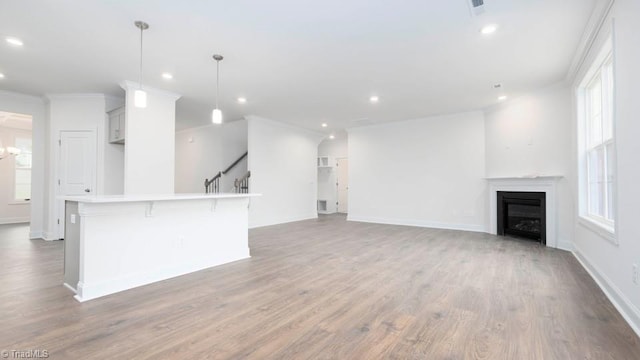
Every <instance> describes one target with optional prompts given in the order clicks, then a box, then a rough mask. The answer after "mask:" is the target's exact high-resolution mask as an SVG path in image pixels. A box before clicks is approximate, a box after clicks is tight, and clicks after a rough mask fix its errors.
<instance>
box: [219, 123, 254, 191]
mask: <svg viewBox="0 0 640 360" xmlns="http://www.w3.org/2000/svg"><path fill="white" fill-rule="evenodd" d="M247 126H248V124H247V120H245V119H242V120H238V121H232V122H229V123H225V124H224V125H222V138H221V141H222V149H221V154H222V166H223V167H224V169H226V168H227V167H228V166H229V165H231V164H233V162H234V161H236V160H238V158H239V157H240V156H242V154H244V153H245V152H247V149H248V147H247V146H248V144H247V141H248V139H247V135H248V134H247V131H248V129H247ZM249 156H251V154H249ZM248 164H249V159H248V158H246V157H245V158H244V159H243V160H242V161H240V162H239V163H238V165H236V166H235V167H234V168H233V169H231V170H229V172H228V173H226V174H225V175H223V176H222V181H221V182H220V188H221V190H222V191H223V192H232V191H233V190H234V181H235V179H238V178H240V177H242V176H244V175H245V174H246V173H247V170H248ZM224 169H220V170H224Z"/></svg>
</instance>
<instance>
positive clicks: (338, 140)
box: [317, 130, 349, 214]
mask: <svg viewBox="0 0 640 360" xmlns="http://www.w3.org/2000/svg"><path fill="white" fill-rule="evenodd" d="M332 135H333V137H330V136H327V138H325V139H324V140H323V141H322V142H321V143H320V145H319V146H318V161H317V166H318V214H335V213H343V214H346V213H348V212H349V203H348V201H349V195H348V192H349V166H348V165H349V160H348V158H347V156H348V153H347V149H348V137H347V132H346V131H344V130H341V131H335V132H334V133H333V134H332Z"/></svg>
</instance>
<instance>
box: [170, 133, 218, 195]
mask: <svg viewBox="0 0 640 360" xmlns="http://www.w3.org/2000/svg"><path fill="white" fill-rule="evenodd" d="M220 136H221V130H220V127H214V126H203V127H198V128H192V129H186V130H181V131H178V132H176V174H175V183H176V185H175V186H176V190H175V191H176V193H204V179H211V178H212V177H213V176H214V175H215V174H217V173H218V171H220V170H222V167H223V164H222V157H221V154H220V151H221V147H222V144H221V141H220Z"/></svg>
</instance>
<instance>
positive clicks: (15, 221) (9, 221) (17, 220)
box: [0, 216, 31, 225]
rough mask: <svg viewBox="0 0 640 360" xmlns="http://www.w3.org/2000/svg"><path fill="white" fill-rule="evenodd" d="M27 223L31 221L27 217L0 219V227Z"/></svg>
mask: <svg viewBox="0 0 640 360" xmlns="http://www.w3.org/2000/svg"><path fill="white" fill-rule="evenodd" d="M29 221H31V219H30V218H29V217H28V216H27V217H6V218H0V225H7V224H23V223H28V222H29Z"/></svg>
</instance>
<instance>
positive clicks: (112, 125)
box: [109, 106, 126, 144]
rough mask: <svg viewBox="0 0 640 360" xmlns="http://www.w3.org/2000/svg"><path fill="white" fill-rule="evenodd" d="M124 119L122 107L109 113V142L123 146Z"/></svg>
mask: <svg viewBox="0 0 640 360" xmlns="http://www.w3.org/2000/svg"><path fill="white" fill-rule="evenodd" d="M125 125H126V117H125V111H124V106H123V107H119V108H117V109H114V110H111V111H109V142H110V143H112V144H124V139H125Z"/></svg>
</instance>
